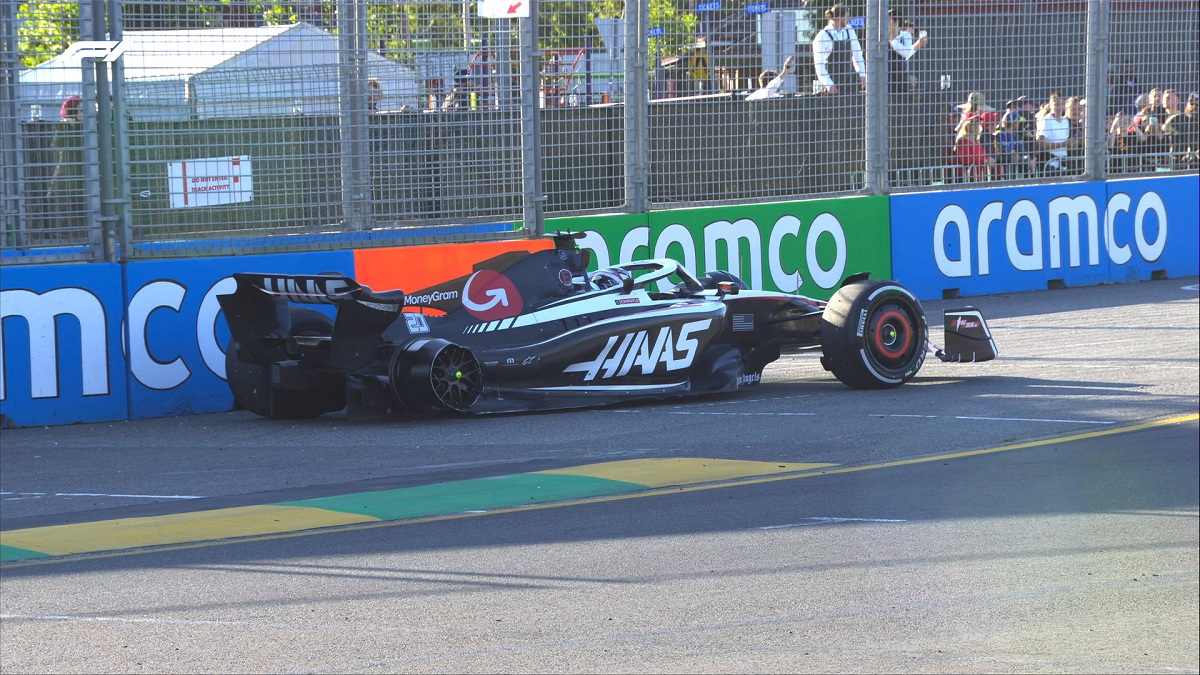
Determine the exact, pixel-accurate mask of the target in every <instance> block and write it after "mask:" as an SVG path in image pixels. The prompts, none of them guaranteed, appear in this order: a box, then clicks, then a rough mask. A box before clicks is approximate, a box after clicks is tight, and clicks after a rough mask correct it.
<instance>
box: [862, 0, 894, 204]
mask: <svg viewBox="0 0 1200 675" xmlns="http://www.w3.org/2000/svg"><path fill="white" fill-rule="evenodd" d="M887 22H888V0H871V1H870V2H868V3H867V57H866V62H867V63H866V66H867V92H866V93H867V96H866V99H867V100H866V142H865V146H866V158H865V161H864V164H865V165H866V171H865V173H866V176H865V181H864V183H865V187H866V190H867V194H872V195H881V194H884V192H885V191H886V190H887V184H888V180H887V175H888V132H889V129H888V104H889V102H888V53H887V50H888V27H887Z"/></svg>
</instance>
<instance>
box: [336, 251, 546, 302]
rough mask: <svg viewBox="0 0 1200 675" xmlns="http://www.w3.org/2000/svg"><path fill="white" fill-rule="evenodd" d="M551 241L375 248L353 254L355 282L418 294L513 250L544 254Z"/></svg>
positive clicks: (383, 289)
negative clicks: (417, 292) (478, 264)
mask: <svg viewBox="0 0 1200 675" xmlns="http://www.w3.org/2000/svg"><path fill="white" fill-rule="evenodd" d="M553 246H554V244H553V242H551V241H550V240H549V239H520V240H514V241H485V242H476V243H469V244H436V245H432V246H403V247H397V248H373V249H363V250H358V251H355V252H354V279H355V280H356V281H358V282H359V283H360V284H364V285H366V286H370V287H371V288H373V289H375V290H377V291H389V290H395V289H401V290H404V291H405V292H413V291H418V290H421V289H423V288H428V287H430V286H433V285H435V284H439V283H442V282H444V281H449V280H451V279H456V278H458V277H461V276H463V275H466V274H470V273H471V271H472V269H473V268H474V265H475V263H477V262H479V261H481V260H487V259H488V258H491V257H494V256H498V255H500V254H502V253H508V252H510V251H543V250H546V249H549V248H552V247H553Z"/></svg>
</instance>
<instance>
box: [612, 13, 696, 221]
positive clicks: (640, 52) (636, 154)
mask: <svg viewBox="0 0 1200 675" xmlns="http://www.w3.org/2000/svg"><path fill="white" fill-rule="evenodd" d="M630 5H632V9H633V11H629V10H630ZM625 9H626V11H625V55H624V62H625V63H624V66H625V210H626V211H627V212H629V213H645V212H646V211H648V210H649V207H648V204H647V194H648V192H649V191H648V189H647V180H648V174H649V172H648V170H647V167H648V165H649V157H648V155H649V150H648V148H649V144H648V136H649V129H650V119H649V117H650V106H649V105H648V104H647V101H646V94H647V90H648V89H649V76H648V69H647V64H646V59H647V56H648V53H649V41H650V38H649V26H650V0H626V6H625ZM710 72H711V68H710Z"/></svg>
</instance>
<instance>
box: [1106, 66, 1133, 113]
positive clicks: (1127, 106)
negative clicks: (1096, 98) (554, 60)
mask: <svg viewBox="0 0 1200 675" xmlns="http://www.w3.org/2000/svg"><path fill="white" fill-rule="evenodd" d="M1108 89H1109V97H1108V105H1109V111H1108V114H1110V115H1116V114H1118V113H1125V114H1127V115H1134V114H1136V113H1137V111H1138V109H1137V107H1135V105H1136V104H1135V100H1136V99H1137V96H1138V94H1137V76H1136V75H1135V73H1134V68H1133V63H1131V62H1129V61H1123V62H1122V63H1121V65H1120V66H1118V67H1117V69H1116V70H1114V71H1113V72H1112V73H1111V74H1110V75H1109V79H1108Z"/></svg>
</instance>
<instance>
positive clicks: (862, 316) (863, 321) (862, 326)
mask: <svg viewBox="0 0 1200 675" xmlns="http://www.w3.org/2000/svg"><path fill="white" fill-rule="evenodd" d="M866 330H867V310H866V309H865V308H864V309H863V310H862V312H861V313H859V315H858V330H857V331H856V332H855V333H854V334H855V335H857V336H858V337H862V336H863V332H864V331H866Z"/></svg>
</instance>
